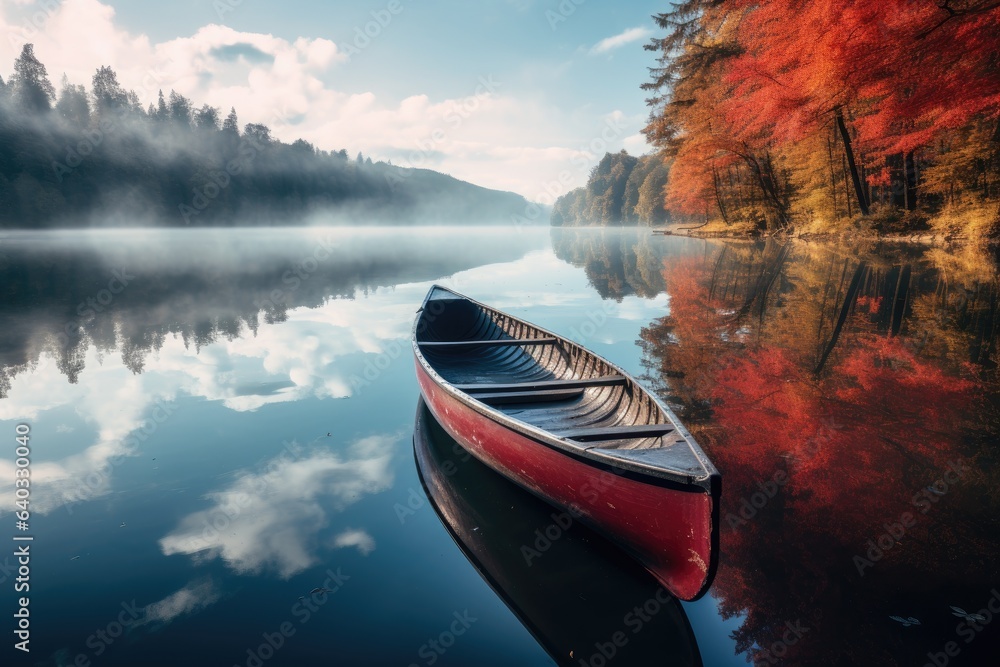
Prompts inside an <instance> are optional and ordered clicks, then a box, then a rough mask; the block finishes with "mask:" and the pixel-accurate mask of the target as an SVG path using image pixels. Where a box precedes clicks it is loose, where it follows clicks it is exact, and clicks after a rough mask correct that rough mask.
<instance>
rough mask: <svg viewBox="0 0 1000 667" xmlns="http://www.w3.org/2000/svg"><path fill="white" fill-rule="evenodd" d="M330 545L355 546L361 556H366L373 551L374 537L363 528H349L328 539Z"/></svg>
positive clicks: (344, 547)
mask: <svg viewBox="0 0 1000 667" xmlns="http://www.w3.org/2000/svg"><path fill="white" fill-rule="evenodd" d="M330 546H332V547H333V548H334V549H346V548H348V547H357V549H358V551H360V552H361V555H362V556H367V555H368V554H370V553H371V552H373V551H375V538H374V537H372V536H371V535H369V534H368V533H367V532H365V531H363V530H350V529H349V530H345V531H344V532H342V533H340V534H339V535H337V536H336V537H334V538H333V539H332V540H330Z"/></svg>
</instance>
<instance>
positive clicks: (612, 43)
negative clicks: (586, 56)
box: [590, 27, 653, 54]
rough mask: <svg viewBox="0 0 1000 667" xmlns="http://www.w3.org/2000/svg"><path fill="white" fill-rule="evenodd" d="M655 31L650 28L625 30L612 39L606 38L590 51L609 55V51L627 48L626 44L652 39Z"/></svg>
mask: <svg viewBox="0 0 1000 667" xmlns="http://www.w3.org/2000/svg"><path fill="white" fill-rule="evenodd" d="M652 35H653V31H652V30H650V29H649V28H643V27H639V28H629V29H628V30H624V31H622V32H620V33H618V34H617V35H613V36H611V37H605V38H604V39H602V40H601V41H599V42H598V43H597V44H595V45H594V47H593V48H592V49H590V52H591V53H595V54H596V53H608V52H609V51H614V50H615V49H617V48H620V47H622V46H625V45H626V44H631V43H632V42H638V41H639V40H642V39H646V38H647V37H651V36H652Z"/></svg>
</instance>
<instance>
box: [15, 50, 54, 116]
mask: <svg viewBox="0 0 1000 667" xmlns="http://www.w3.org/2000/svg"><path fill="white" fill-rule="evenodd" d="M10 85H11V87H12V88H13V92H14V99H15V100H16V101H17V103H18V104H20V105H21V107H22V108H24V109H26V110H27V111H29V112H44V111H50V110H51V109H52V102H53V101H54V100H55V98H56V89H55V88H54V87H53V86H52V82H51V81H49V74H48V72H47V71H46V69H45V65H43V64H42V63H41V62H39V60H38V58H36V57H35V45H34V44H25V45H24V48H22V49H21V55H20V56H18V58H17V60H15V61H14V75H13V76H12V77H11V79H10Z"/></svg>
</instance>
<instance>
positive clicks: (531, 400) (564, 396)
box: [472, 387, 583, 405]
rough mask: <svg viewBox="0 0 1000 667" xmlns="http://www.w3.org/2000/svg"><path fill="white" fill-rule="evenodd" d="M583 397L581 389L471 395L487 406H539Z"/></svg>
mask: <svg viewBox="0 0 1000 667" xmlns="http://www.w3.org/2000/svg"><path fill="white" fill-rule="evenodd" d="M582 395H583V389H582V388H579V387H577V388H575V389H538V390H534V391H495V392H490V393H483V394H472V396H473V398H475V399H476V400H477V401H482V402H483V403H485V404H487V405H510V404H514V403H516V404H519V405H520V404H525V405H531V404H539V403H553V402H555V401H569V400H572V399H574V398H579V397H580V396H582Z"/></svg>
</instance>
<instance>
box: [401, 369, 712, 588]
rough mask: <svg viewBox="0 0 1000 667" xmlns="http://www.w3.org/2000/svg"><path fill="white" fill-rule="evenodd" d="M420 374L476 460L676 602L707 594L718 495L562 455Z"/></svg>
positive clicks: (431, 399) (425, 390) (426, 392)
mask: <svg viewBox="0 0 1000 667" xmlns="http://www.w3.org/2000/svg"><path fill="white" fill-rule="evenodd" d="M416 371H417V379H418V382H419V384H420V391H421V394H422V395H423V397H424V400H425V401H426V403H427V406H428V407H429V408H430V410H431V412H432V413H433V414H434V416H435V418H436V419H437V420H438V422H439V423H440V424H441V425H442V426H443V427H444V428H445V430H446V431H447V432H448V433H449V434H450V435H451V436H452V437H453V438H454V439H455V440H457V441H458V442H459V443H460V444H461V445H462V446H463V447H465V448H466V449H467V450H468V451H469V452H470V453H471V454H473V455H474V456H475V457H476V458H477V459H479V460H480V461H482V462H483V463H484V464H486V465H487V466H489V467H490V468H492V469H494V470H496V471H497V472H499V473H501V474H502V475H504V476H505V477H507V478H508V479H510V480H511V481H513V482H515V483H516V484H518V485H520V486H521V487H523V488H525V489H527V490H528V491H531V492H532V493H534V494H535V495H537V496H539V497H541V498H543V499H544V500H546V501H548V502H549V503H551V504H553V505H555V506H556V507H559V508H561V509H562V510H563V511H564V512H565V513H566V517H565V518H569V519H571V520H574V521H575V520H580V521H582V522H583V523H585V524H587V525H589V526H590V527H592V528H594V529H596V530H598V531H600V532H602V533H603V534H605V535H607V536H608V537H609V538H611V539H612V540H613V541H615V542H616V543H617V544H619V545H620V546H621V547H622V548H623V549H625V550H626V551H627V552H629V553H631V554H632V555H633V556H634V557H635V558H636V559H637V560H638V561H639V562H640V563H642V564H643V566H645V567H646V569H647V570H649V571H650V572H651V573H652V574H653V575H654V576H655V577H656V578H657V579H658V580H659V581H660V582H661V583H662V584H663V585H664V587H666V589H667V590H668V591H670V592H671V593H672V594H673V595H675V596H676V597H678V598H680V599H682V600H693V599H697V598H698V597H700V596H701V595H703V594H704V592H705V590H706V589H707V586H708V584H709V583H710V581H711V578H712V575H713V574H714V573H713V572H712V570H713V569H714V565H715V549H716V547H717V545H716V544H715V543H714V542H715V540H717V533H716V531H715V530H714V529H713V527H714V526H715V525H717V519H718V503H717V500H716V499H717V497H718V496H717V494H715V493H711V492H707V491H706V490H705V489H704V488H701V487H697V486H691V487H684V486H683V485H678V484H673V483H670V482H668V481H666V480H663V479H657V478H655V477H651V476H643V475H637V474H635V473H634V472H626V471H624V470H616V469H614V468H611V467H609V466H607V465H602V464H599V463H597V462H595V461H590V460H587V459H585V458H582V457H575V456H572V455H570V454H568V453H567V452H565V451H561V450H556V449H554V448H552V447H550V446H547V445H546V444H544V443H541V442H538V441H536V440H534V439H532V438H530V437H528V436H527V435H525V434H522V433H519V432H517V431H513V430H511V429H509V428H507V427H505V426H503V425H502V424H500V423H498V422H497V421H494V420H493V419H490V418H489V416H488V415H486V414H483V413H482V412H480V411H478V410H475V409H473V408H472V407H471V406H470V405H468V404H467V403H466V402H464V401H462V400H460V398H459V397H457V396H456V395H455V394H453V393H452V392H449V391H447V390H445V389H444V388H443V387H441V386H439V385H438V384H437V383H436V382H435V379H434V378H432V377H431V375H430V374H428V373H427V371H426V369H424V368H423V366H422V365H421V363H420V362H419V360H418V361H417V364H416ZM525 546H526V547H528V548H535V546H534V545H525Z"/></svg>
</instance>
